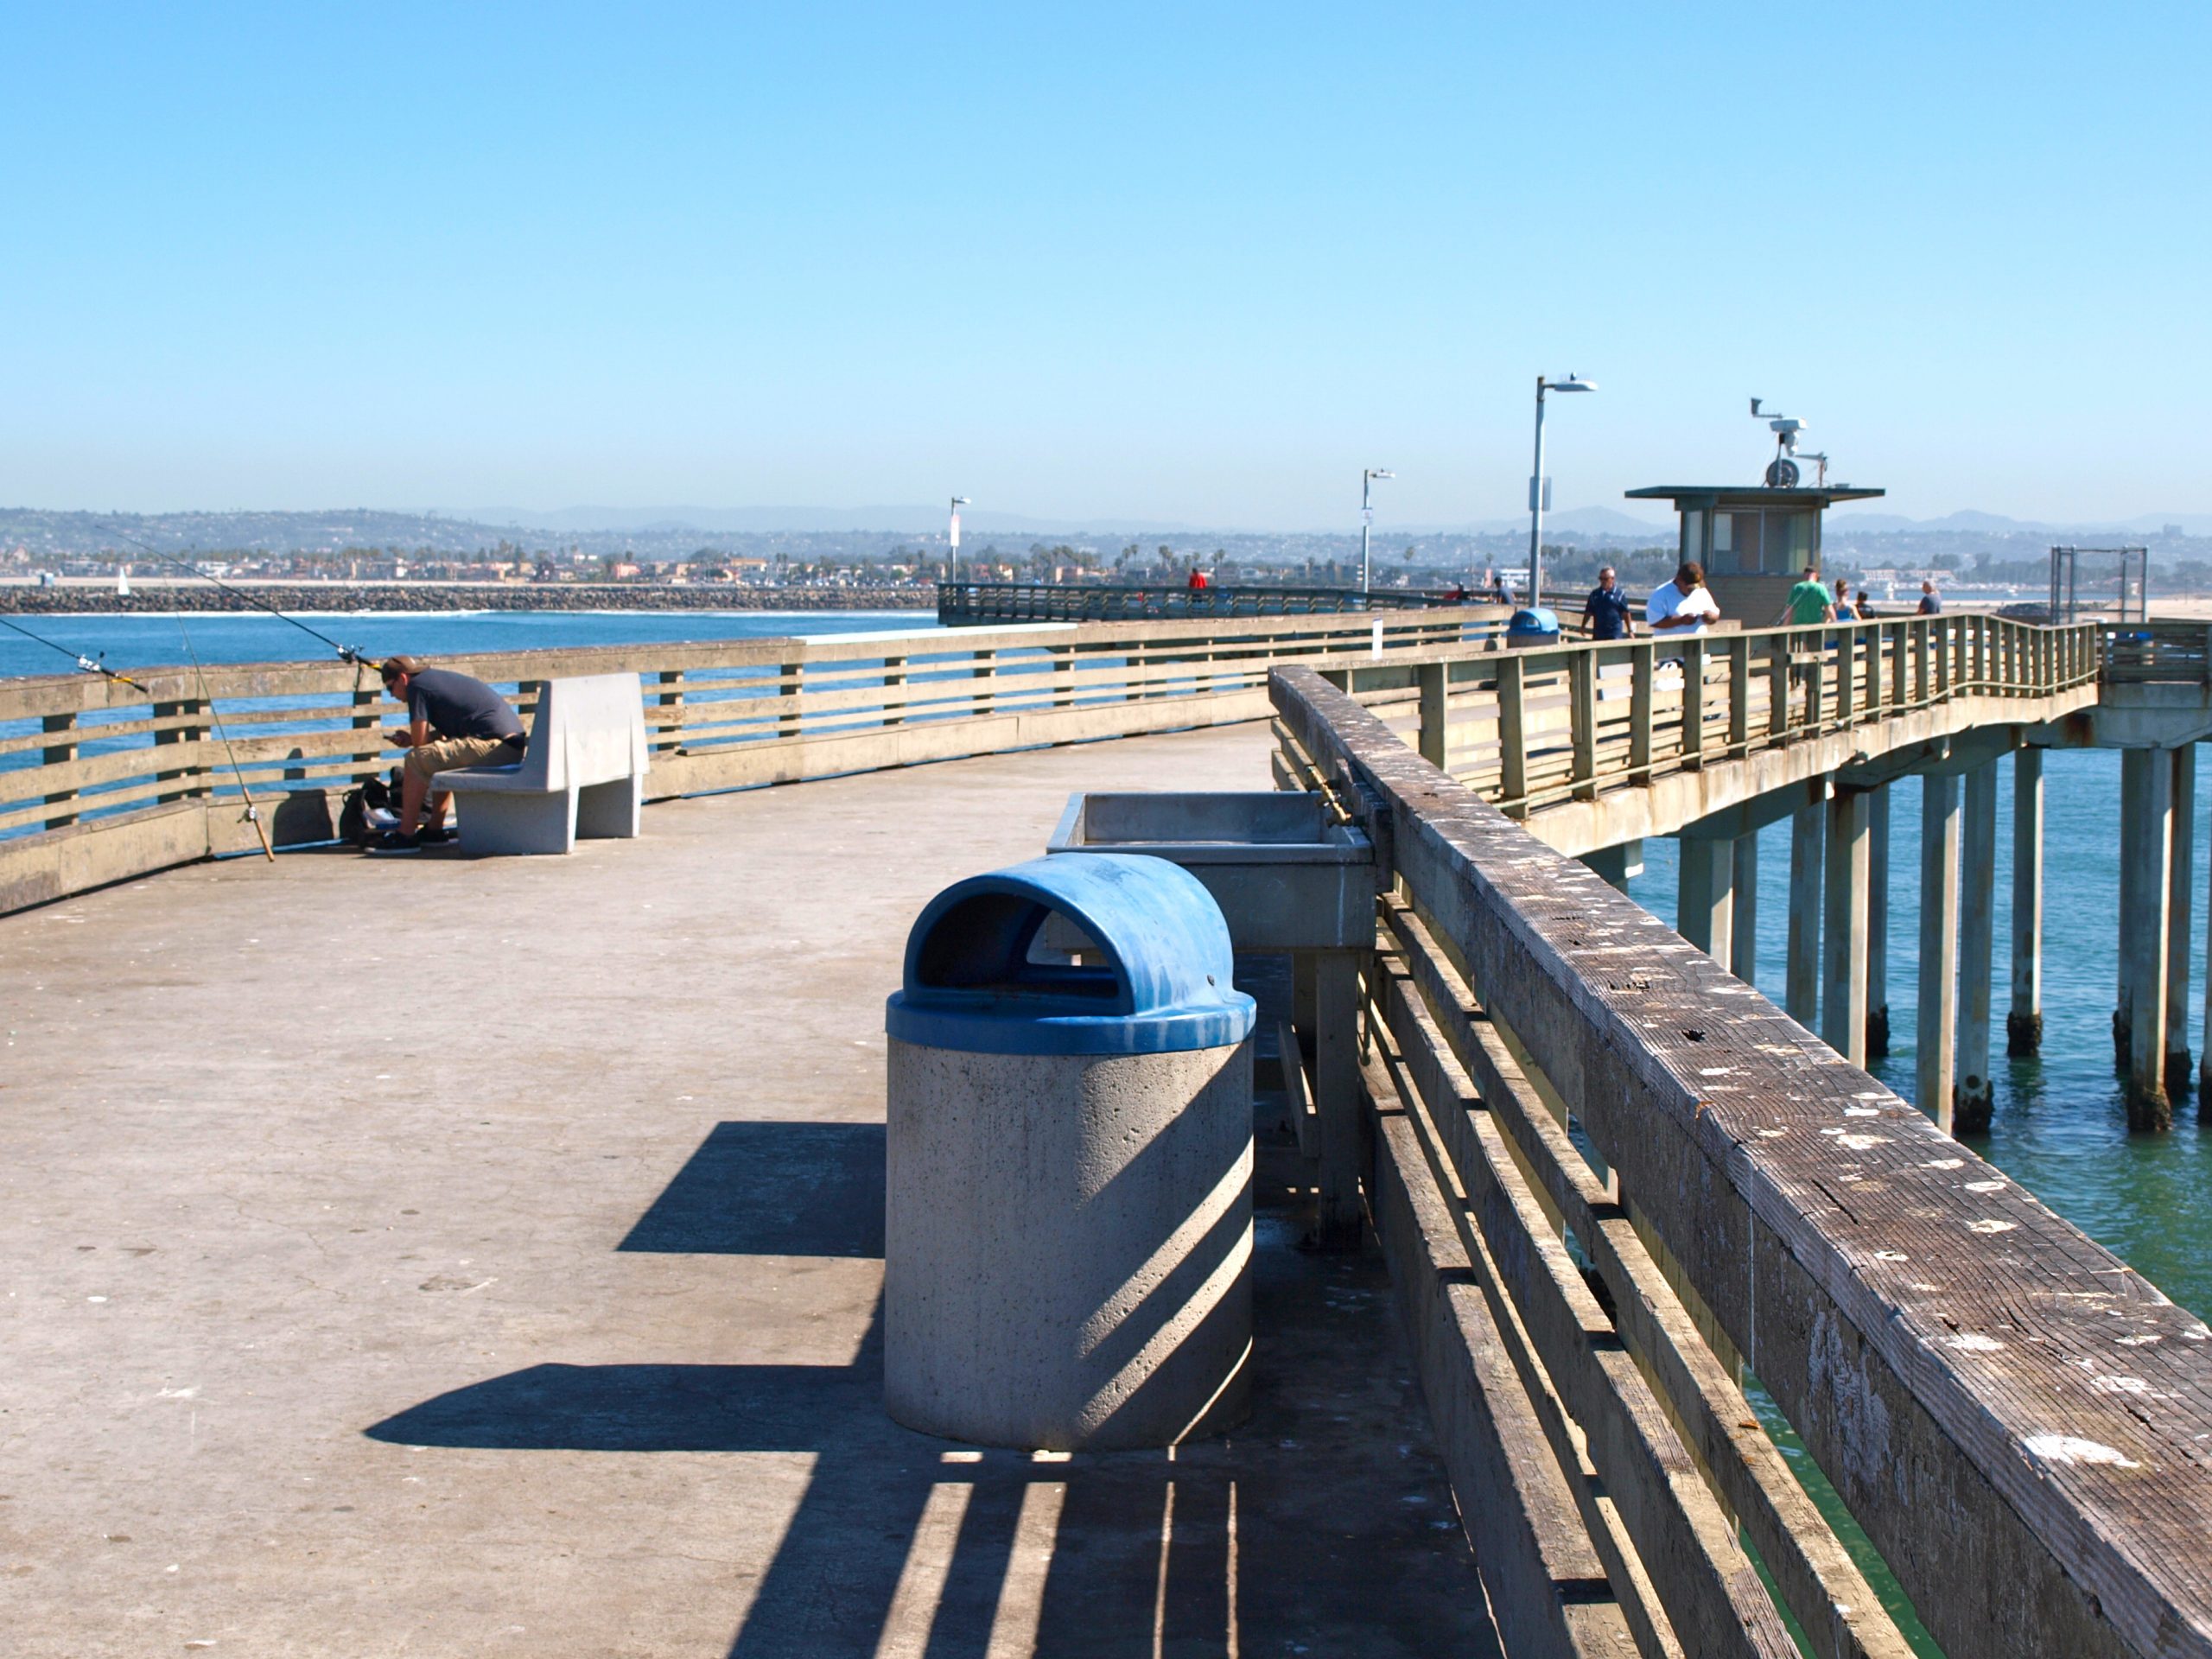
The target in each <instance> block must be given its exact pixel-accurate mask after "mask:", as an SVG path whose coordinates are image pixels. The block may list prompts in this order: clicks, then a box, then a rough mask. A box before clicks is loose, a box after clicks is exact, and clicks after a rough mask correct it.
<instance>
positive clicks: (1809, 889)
mask: <svg viewBox="0 0 2212 1659" xmlns="http://www.w3.org/2000/svg"><path fill="white" fill-rule="evenodd" d="M1826 819H1827V809H1826V807H1825V806H1824V805H1823V804H1821V802H1819V801H1815V802H1814V803H1813V804H1811V805H1809V806H1801V807H1799V808H1798V809H1797V810H1796V811H1795V812H1794V813H1792V814H1791V815H1790V818H1789V964H1788V965H1789V982H1788V985H1787V988H1786V989H1785V991H1784V994H1783V1004H1784V1006H1785V1007H1786V1008H1787V1009H1788V1011H1789V1017H1790V1018H1791V1019H1792V1020H1796V1022H1797V1023H1798V1024H1799V1025H1801V1026H1802V1027H1805V1028H1806V1029H1807V1030H1808V1031H1810V1030H1811V1029H1812V1028H1813V1025H1814V1021H1815V1020H1816V1019H1817V1018H1818V1017H1819V1014H1820V1000H1821V836H1822V835H1823V833H1824V830H1825V827H1826Z"/></svg>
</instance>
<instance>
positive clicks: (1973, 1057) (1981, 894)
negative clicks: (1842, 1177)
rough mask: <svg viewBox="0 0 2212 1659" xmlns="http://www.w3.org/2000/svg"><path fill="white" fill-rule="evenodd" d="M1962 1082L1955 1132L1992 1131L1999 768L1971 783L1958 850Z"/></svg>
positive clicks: (1986, 769) (1970, 776) (1982, 771)
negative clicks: (1992, 988)
mask: <svg viewBox="0 0 2212 1659" xmlns="http://www.w3.org/2000/svg"><path fill="white" fill-rule="evenodd" d="M1959 882H1960V888H1961V892H1960V897H1959V1045H1958V1072H1959V1081H1958V1084H1957V1086H1956V1087H1955V1089H1954V1090H1953V1091H1952V1116H1951V1127H1952V1128H1953V1129H1954V1130H1955V1132H1956V1133H1958V1134H1960V1135H1981V1134H1985V1133H1986V1132H1987V1130H1988V1128H1989V1116H1990V1112H1991V1109H1992V1108H1993V1106H1994V1105H1995V1103H1996V1098H1997V1086H1996V1083H1995V1081H1994V1080H1993V1078H1992V1077H1990V1075H1989V1007H1990V981H1991V978H1992V977H1993V974H1994V972H1995V968H1994V964H1993V962H1992V960H1991V958H1992V957H1993V956H1994V955H1995V953H1996V945H1997V763H1996V762H1995V761H1994V760H1992V761H1989V762H1987V763H1986V764H1985V765H1982V766H1976V767H1975V768H1974V770H1973V771H1972V772H1968V773H1967V778H1966V822H1965V827H1964V829H1963V832H1962V836H1961V847H1960V850H1959Z"/></svg>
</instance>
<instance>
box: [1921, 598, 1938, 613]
mask: <svg viewBox="0 0 2212 1659" xmlns="http://www.w3.org/2000/svg"><path fill="white" fill-rule="evenodd" d="M1920 613H1921V614H1922V615H1923V616H1941V615H1942V613H1943V596H1942V594H1922V595H1921V596H1920Z"/></svg>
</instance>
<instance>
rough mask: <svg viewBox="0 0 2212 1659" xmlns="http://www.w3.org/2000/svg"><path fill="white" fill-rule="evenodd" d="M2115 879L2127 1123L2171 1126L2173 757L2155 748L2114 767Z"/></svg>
mask: <svg viewBox="0 0 2212 1659" xmlns="http://www.w3.org/2000/svg"><path fill="white" fill-rule="evenodd" d="M2173 781H2174V772H2173V763H2172V761H2171V759H2169V757H2168V755H2167V754H2166V753H2165V752H2164V751H2162V750H2158V749H2124V750H2122V751H2121V752H2120V860H2121V868H2122V870H2123V872H2124V873H2125V875H2126V880H2124V881H2123V882H2122V889H2123V891H2122V897H2121V908H2120V974H2121V977H2122V987H2123V988H2122V994H2121V1008H2120V1011H2121V1014H2122V1015H2123V1016H2124V1017H2125V1020H2126V1033H2127V1084H2126V1096H2127V1126H2128V1128H2132V1129H2153V1130H2156V1129H2167V1128H2172V1127H2173V1103H2172V1101H2171V1098H2170V1097H2169V1096H2167V1094H2166V1087H2165V1059H2166V1032H2165V1025H2166V950H2167V944H2168V929H2167V918H2166V909H2167V897H2168V874H2167V871H2168V861H2169V858H2170V857H2171V850H2172V832H2173Z"/></svg>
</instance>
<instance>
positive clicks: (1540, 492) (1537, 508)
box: [1529, 374, 1598, 611]
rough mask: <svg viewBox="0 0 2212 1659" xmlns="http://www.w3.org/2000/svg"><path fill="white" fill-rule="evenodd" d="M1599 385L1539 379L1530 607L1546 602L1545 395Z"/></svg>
mask: <svg viewBox="0 0 2212 1659" xmlns="http://www.w3.org/2000/svg"><path fill="white" fill-rule="evenodd" d="M1597 390H1598V383H1597V382H1596V381H1594V380H1585V379H1584V378H1582V377H1581V376H1580V375H1579V374H1569V375H1568V376H1567V378H1566V379H1564V380H1547V379H1545V378H1544V377H1543V376H1542V375H1541V374H1540V375H1538V376H1537V377H1536V470H1535V473H1534V474H1531V475H1530V477H1529V609H1530V610H1532V611H1533V610H1535V609H1536V608H1537V607H1539V606H1541V604H1542V603H1543V602H1544V508H1545V506H1546V505H1548V504H1547V503H1546V501H1545V499H1544V498H1545V496H1546V495H1547V494H1548V493H1549V492H1548V490H1547V489H1546V488H1545V480H1544V394H1545V393H1546V392H1547V391H1597Z"/></svg>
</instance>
